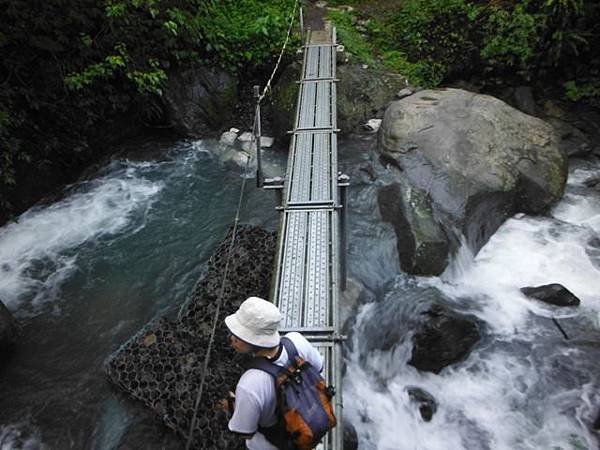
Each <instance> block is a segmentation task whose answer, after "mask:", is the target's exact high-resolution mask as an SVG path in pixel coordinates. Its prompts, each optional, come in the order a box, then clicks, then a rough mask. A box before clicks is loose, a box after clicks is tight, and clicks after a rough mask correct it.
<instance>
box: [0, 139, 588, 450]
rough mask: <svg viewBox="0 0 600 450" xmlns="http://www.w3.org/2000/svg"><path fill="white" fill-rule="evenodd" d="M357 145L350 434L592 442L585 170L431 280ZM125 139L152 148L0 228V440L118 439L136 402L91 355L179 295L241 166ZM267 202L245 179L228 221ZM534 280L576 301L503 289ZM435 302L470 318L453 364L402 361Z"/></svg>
mask: <svg viewBox="0 0 600 450" xmlns="http://www.w3.org/2000/svg"><path fill="white" fill-rule="evenodd" d="M372 146H373V139H371V138H359V137H352V138H348V139H343V140H341V142H340V160H341V161H342V168H343V169H344V170H347V171H349V172H350V173H352V174H353V175H354V183H353V186H352V188H351V190H350V215H349V220H350V236H349V272H350V276H351V277H352V278H353V279H354V280H356V282H357V283H358V284H359V285H361V286H362V287H363V294H362V295H361V299H360V300H361V302H360V303H361V304H360V306H358V307H357V309H356V311H355V313H356V317H355V319H353V320H352V324H353V325H352V329H351V332H350V333H349V334H350V337H351V341H352V342H351V343H352V345H351V346H349V347H348V351H347V354H346V358H347V370H346V375H345V378H344V389H343V390H344V395H345V411H346V413H347V414H348V417H349V418H350V419H351V421H352V422H353V423H354V424H355V426H356V428H357V431H358V433H359V439H360V444H361V445H360V448H361V449H380V450H392V449H427V450H429V449H448V450H450V449H452V450H455V449H462V448H464V449H485V448H490V449H516V448H523V449H529V448H544V449H546V448H548V449H549V448H562V449H565V450H566V449H584V448H587V449H590V450H592V449H594V448H596V447H597V438H596V437H595V436H594V435H593V434H592V433H590V432H589V431H588V429H589V428H588V426H587V424H588V422H589V417H590V416H591V415H592V414H593V413H594V411H596V409H597V408H598V407H600V396H599V394H598V392H599V390H598V387H599V384H598V375H599V374H600V358H598V350H599V349H600V297H599V296H598V294H597V293H598V292H600V276H599V275H600V244H599V241H598V240H599V239H600V236H599V235H600V195H599V194H598V191H593V190H592V189H589V188H586V187H585V186H584V185H583V181H585V179H587V177H589V176H591V174H592V173H594V172H596V173H597V169H598V168H597V167H593V166H590V165H585V164H580V165H579V166H576V167H574V168H573V169H572V171H571V176H570V181H569V187H568V190H567V193H566V195H565V198H564V200H563V201H562V202H561V203H560V204H558V205H557V206H556V207H555V208H554V209H553V211H552V213H551V215H550V216H549V217H544V218H539V217H537V218H536V217H528V216H518V217H515V218H512V219H510V220H509V221H508V222H507V223H506V224H505V225H503V226H502V228H501V229H500V230H499V231H498V232H497V233H496V234H495V235H494V237H493V238H492V239H491V240H490V242H489V243H488V244H487V245H486V246H485V247H484V248H483V249H482V250H481V251H480V252H479V254H478V255H477V256H476V257H475V258H473V257H472V256H471V255H470V253H469V251H468V249H463V250H461V252H460V253H459V255H457V257H456V258H455V260H454V261H453V263H452V265H451V267H450V268H449V269H448V270H447V271H446V272H445V273H444V274H443V275H442V276H441V277H431V278H424V277H421V278H420V277H411V276H407V275H405V274H402V273H400V271H399V268H398V262H397V255H396V251H395V236H394V234H393V231H392V230H391V228H390V227H388V226H386V225H385V224H381V223H380V222H379V221H378V220H377V215H376V214H373V211H374V210H376V209H375V208H376V205H375V204H374V196H373V193H374V190H375V189H376V187H377V185H378V182H377V181H376V182H375V183H372V182H370V181H369V182H367V181H363V182H361V181H360V175H359V174H358V173H357V171H356V167H358V166H359V165H360V164H361V163H362V162H365V161H368V160H370V159H372V158H373V156H372V153H371V152H370V151H369V149H371V148H372ZM140 147H144V148H148V147H150V148H153V149H154V150H153V152H152V158H151V159H149V160H145V159H144V158H143V157H142V158H140V157H139V156H138V155H135V157H134V155H133V153H132V154H129V155H126V156H124V157H122V158H117V159H115V160H114V161H113V162H111V163H110V164H108V165H107V166H106V167H104V168H103V169H101V171H100V172H99V173H98V174H97V175H96V176H94V177H93V178H91V179H88V180H86V181H82V182H80V183H77V184H75V185H73V186H70V187H69V188H68V191H67V195H66V196H65V198H64V199H63V200H61V201H58V202H56V203H54V204H52V205H49V206H42V207H36V208H33V209H31V210H30V211H28V212H26V213H25V214H23V215H22V216H21V217H20V218H19V220H18V222H16V223H11V224H7V225H5V226H4V227H3V228H1V229H0V274H1V278H0V298H1V299H3V301H4V302H5V304H6V305H7V306H8V308H9V309H10V310H11V311H12V312H13V314H14V315H15V316H16V317H17V318H18V319H19V322H20V324H21V325H20V327H21V338H20V344H19V348H18V351H17V352H16V354H15V356H14V357H13V358H12V359H11V360H10V363H9V364H8V365H7V367H6V368H5V369H3V370H2V371H1V372H0V449H1V450H8V449H42V448H43V449H66V448H77V449H79V448H89V449H113V448H131V447H129V446H128V445H127V442H130V441H128V436H130V435H131V432H132V429H134V428H135V427H139V422H140V419H139V417H140V413H139V412H138V411H139V410H138V407H137V405H135V404H133V403H131V402H129V401H128V400H126V399H125V398H124V397H123V396H121V395H119V393H117V392H116V391H115V390H113V389H112V388H111V387H110V386H109V385H108V382H107V381H106V378H105V376H104V374H103V372H102V363H103V361H104V359H105V358H106V356H107V355H108V354H109V353H110V352H112V351H113V350H115V349H116V348H118V346H119V345H121V344H122V343H123V342H124V341H125V340H127V339H128V338H129V337H130V336H131V335H132V334H133V333H135V332H136V331H137V330H138V329H139V328H140V327H141V326H143V325H144V324H145V323H146V322H148V321H149V320H150V319H152V318H153V317H155V316H157V315H172V314H174V313H175V312H176V310H177V308H178V306H179V305H180V304H182V303H183V302H184V301H185V299H186V296H187V295H189V294H190V292H191V290H192V287H193V286H194V284H195V282H196V280H197V279H198V278H199V276H200V275H201V274H202V272H203V270H204V268H205V264H206V262H207V260H208V258H209V256H210V254H211V252H212V251H213V250H214V248H215V247H216V245H217V243H218V242H219V241H220V240H221V239H222V238H223V237H224V234H225V232H226V230H227V228H228V227H229V225H230V224H231V221H232V219H233V217H234V215H235V211H234V207H235V205H236V204H237V198H238V195H239V189H240V186H241V182H242V177H243V176H247V175H245V174H244V173H243V171H242V170H240V168H238V167H237V166H235V165H233V164H230V163H223V161H221V160H220V159H219V158H217V157H215V154H217V153H218V152H219V151H222V150H221V149H220V148H219V144H218V143H216V142H215V141H211V140H202V141H195V142H192V141H179V142H146V143H144V144H143V145H140ZM157 149H158V150H157ZM137 153H140V152H137ZM142 154H143V152H142ZM284 164H285V156H284V153H283V152H271V153H269V154H268V155H267V157H266V165H267V167H268V168H269V170H271V171H272V174H283V170H284ZM273 206H274V199H273V196H272V194H270V193H263V192H259V191H257V189H256V188H255V187H254V183H253V182H249V183H247V184H246V191H245V202H244V206H243V210H242V221H243V222H246V223H252V224H255V225H260V226H265V227H267V228H270V229H274V228H275V225H276V220H277V216H276V212H275V211H274V209H273ZM548 282H560V283H563V284H565V285H566V286H567V287H568V288H569V289H570V290H572V291H573V292H574V293H575V294H576V295H578V296H579V297H580V298H581V300H582V305H581V307H579V308H577V309H566V310H559V309H554V308H551V307H548V306H543V305H541V304H537V303H534V302H531V301H529V300H526V299H525V298H524V297H523V296H522V295H521V294H520V293H519V291H518V288H519V287H522V286H526V285H536V284H542V283H548ZM440 299H442V300H443V301H445V302H446V303H447V304H448V305H449V306H450V308H451V309H455V310H457V311H460V312H463V313H468V314H472V315H475V316H476V317H477V318H478V319H479V320H480V321H481V323H483V324H485V326H484V331H483V333H482V334H483V338H482V340H481V342H480V343H479V344H478V345H477V346H476V348H475V350H474V352H473V353H472V354H471V355H470V356H469V357H468V358H467V360H466V361H464V362H462V363H460V364H457V365H456V366H453V367H450V368H446V369H444V370H443V371H442V372H441V374H439V375H434V374H427V373H419V372H418V371H417V370H416V369H414V368H412V367H411V366H408V365H406V361H407V360H408V359H409V358H410V333H411V330H410V329H406V330H403V329H402V321H403V319H404V318H407V317H410V315H411V314H415V313H416V312H415V311H416V310H415V305H416V304H419V302H424V301H430V300H431V301H433V300H436V301H439V300H440ZM382 314H384V315H385V316H386V317H385V320H382V319H383V318H382V317H380V315H382ZM552 317H555V318H558V319H559V320H560V321H561V323H562V324H563V326H564V328H565V329H566V331H567V333H568V334H569V337H570V339H569V340H565V339H564V338H563V337H562V335H561V334H560V333H559V331H558V330H557V329H556V328H555V326H554V325H553V323H552V321H551V320H550V319H551V318H552ZM377 321H380V322H381V323H385V324H388V326H390V328H393V330H392V329H390V332H392V331H393V332H396V333H397V328H399V329H400V330H401V332H400V333H397V334H399V342H398V345H397V346H396V347H394V348H393V349H392V350H391V351H390V352H385V353H383V352H376V351H375V352H374V351H371V350H370V349H369V339H370V337H372V336H371V334H370V330H369V326H368V324H369V323H373V322H377ZM409 385H410V386H419V387H422V388H423V389H425V390H427V391H428V392H429V393H431V394H432V395H433V396H434V397H435V398H436V401H437V402H438V410H437V412H436V414H435V415H434V417H433V420H432V421H431V422H429V423H427V422H424V421H423V420H422V419H421V418H420V416H419V414H418V411H417V409H416V408H415V406H414V405H413V404H411V402H410V399H409V397H408V394H407V393H406V390H405V388H406V386H409ZM144 426H145V427H146V428H145V430H146V431H147V430H148V429H152V431H151V432H147V433H138V434H137V435H136V437H135V439H136V440H137V441H136V444H137V445H139V446H140V447H137V448H147V449H159V448H160V449H161V448H178V447H180V446H181V444H180V443H179V441H177V440H175V439H174V438H172V437H170V436H169V435H165V434H164V432H163V431H162V429H161V427H160V425H158V424H156V423H155V422H152V421H151V422H150V425H148V424H147V423H146V425H144ZM156 430H158V431H156ZM161 433H162V434H161ZM157 436H158V437H157ZM130 440H131V438H130Z"/></svg>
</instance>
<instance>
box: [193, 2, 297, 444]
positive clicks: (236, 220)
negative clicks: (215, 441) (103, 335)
mask: <svg viewBox="0 0 600 450" xmlns="http://www.w3.org/2000/svg"><path fill="white" fill-rule="evenodd" d="M299 2H300V0H296V1H295V2H294V8H293V10H292V13H291V15H290V21H289V22H290V24H289V27H288V31H287V34H286V37H285V41H284V42H283V46H282V48H281V51H280V52H279V57H278V58H277V62H276V63H275V67H274V68H273V71H272V72H271V76H270V77H269V79H268V81H267V84H266V85H265V87H264V89H263V92H262V94H261V95H260V97H259V98H258V103H260V102H261V101H262V100H263V99H264V98H265V96H266V95H267V92H268V90H269V89H270V88H271V83H272V82H273V79H274V78H275V74H276V73H277V70H278V69H279V65H280V64H281V59H282V58H283V55H284V53H285V49H286V47H287V45H288V43H289V40H290V37H291V34H292V28H293V26H294V21H295V17H296V11H297V8H298V3H299ZM256 126H257V117H256V114H255V115H254V124H253V126H252V130H253V131H255V130H256ZM254 142H255V136H254V133H253V134H252V138H251V140H250V149H252V146H253V144H254ZM257 151H260V149H257ZM251 159H252V156H251V155H248V160H247V161H246V166H245V168H244V176H243V177H242V186H241V188H240V195H239V199H238V204H237V209H236V213H235V218H234V220H233V228H232V231H231V241H230V243H229V248H228V251H227V259H226V262H225V268H224V270H223V279H222V281H221V289H220V292H219V298H218V300H217V306H216V310H215V315H214V318H213V324H212V330H211V333H210V339H209V341H208V346H207V348H206V355H205V357H204V365H203V369H202V378H201V379H200V386H198V393H197V394H196V400H195V402H194V414H193V415H192V421H191V423H190V431H189V433H188V439H187V442H186V446H185V449H186V450H189V449H190V446H191V445H192V440H193V437H194V426H195V425H196V419H197V416H198V408H199V407H200V401H201V400H202V393H203V391H204V384H205V381H206V374H207V372H208V364H209V362H210V354H211V352H212V346H213V343H214V339H215V334H216V331H217V324H218V323H219V313H220V312H221V305H222V303H223V295H224V293H225V282H226V281H227V275H228V272H229V262H230V261H231V255H232V253H233V246H234V244H235V238H236V233H237V227H238V223H239V221H240V211H241V209H242V203H243V199H244V190H245V187H246V176H245V175H246V174H247V173H248V167H249V164H250V160H251Z"/></svg>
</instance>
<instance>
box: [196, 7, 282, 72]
mask: <svg viewBox="0 0 600 450" xmlns="http://www.w3.org/2000/svg"><path fill="white" fill-rule="evenodd" d="M293 6H294V0H270V1H266V2H258V1H255V0H224V1H220V2H213V3H212V5H211V6H210V8H208V14H206V15H205V16H203V17H202V18H200V20H199V22H198V27H199V30H200V33H201V34H202V36H203V37H204V40H205V43H206V49H207V50H208V51H214V52H216V53H217V54H218V55H219V60H220V61H221V63H222V64H223V65H224V66H225V67H227V68H229V69H230V70H239V69H241V68H242V67H253V66H254V67H257V66H258V67H260V66H262V65H265V64H267V63H270V62H272V61H273V59H274V58H275V57H276V56H277V55H278V53H279V51H280V49H281V46H282V44H283V42H284V40H285V37H286V33H287V30H288V26H289V20H290V15H291V13H292V11H293ZM290 48H291V47H288V49H290Z"/></svg>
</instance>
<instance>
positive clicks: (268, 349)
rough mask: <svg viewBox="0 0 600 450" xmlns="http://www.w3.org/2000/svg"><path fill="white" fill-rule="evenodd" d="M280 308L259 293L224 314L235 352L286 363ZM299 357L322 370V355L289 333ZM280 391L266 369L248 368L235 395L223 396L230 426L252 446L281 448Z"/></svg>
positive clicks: (254, 448)
mask: <svg viewBox="0 0 600 450" xmlns="http://www.w3.org/2000/svg"><path fill="white" fill-rule="evenodd" d="M281 318H282V316H281V313H280V312H279V309H278V308H277V307H276V306H275V305H274V304H273V303H271V302H269V301H266V300H263V299H261V298H258V297H249V298H247V299H246V300H245V301H244V302H243V303H242V304H241V305H240V307H239V309H238V310H237V311H236V312H235V313H234V314H231V315H229V316H227V317H226V318H225V325H226V326H227V328H228V330H229V333H230V338H229V339H230V345H231V347H233V349H234V350H235V351H236V352H239V353H247V354H248V353H249V354H254V355H255V356H263V357H266V358H267V359H269V360H270V361H271V362H273V363H275V364H277V365H279V366H282V367H283V366H285V365H286V363H287V362H288V355H287V352H286V350H285V348H284V346H283V345H282V344H281V342H280V336H279V323H280V322H281ZM286 337H287V338H288V339H290V341H292V343H293V344H294V345H295V347H296V350H297V351H298V354H299V355H300V357H302V358H304V360H305V361H307V362H309V363H310V364H311V365H312V366H313V367H315V368H316V369H317V370H318V371H319V372H322V371H323V357H322V356H321V354H320V353H319V351H318V350H317V349H316V348H315V347H313V346H312V345H311V344H310V342H308V340H307V339H306V338H305V337H304V336H302V335H301V334H300V333H297V332H291V333H287V334H286ZM276 407H277V392H276V389H275V380H274V378H273V377H272V376H271V375H269V374H268V373H267V372H265V371H263V370H259V369H248V370H246V371H245V372H244V373H243V374H242V376H241V377H240V379H239V381H238V383H237V386H236V388H235V395H234V394H233V393H230V399H229V400H227V399H225V400H222V401H221V402H220V408H221V409H223V410H225V411H228V412H229V413H230V414H231V417H230V419H229V422H228V428H229V430H230V431H232V432H233V433H236V434H238V435H240V436H242V437H243V438H245V439H246V447H247V448H248V449H250V450H278V448H281V437H282V430H280V429H278V427H277V426H276V424H277V423H278V420H277V419H278V418H277V408H276Z"/></svg>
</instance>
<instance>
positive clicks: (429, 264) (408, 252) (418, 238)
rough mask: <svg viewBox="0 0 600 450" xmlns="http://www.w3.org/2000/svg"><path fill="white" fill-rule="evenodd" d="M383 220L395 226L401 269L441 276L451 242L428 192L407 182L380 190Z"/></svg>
mask: <svg viewBox="0 0 600 450" xmlns="http://www.w3.org/2000/svg"><path fill="white" fill-rule="evenodd" d="M377 199H378V203H379V211H380V213H381V217H382V219H383V220H385V221H386V222H390V223H391V224H392V225H393V226H394V231H395V232H396V237H397V248H398V255H399V257H400V267H401V268H402V270H404V271H405V272H408V273H411V274H417V275H439V274H441V273H442V272H443V271H444V269H445V268H446V265H447V261H448V256H449V255H448V251H449V247H448V239H447V237H446V234H445V232H444V230H443V228H442V227H441V226H440V224H439V223H438V222H437V219H436V218H435V216H434V212H433V208H432V205H431V199H430V198H429V196H428V195H427V193H426V192H425V191H423V190H421V189H418V188H416V187H414V186H411V185H410V184H408V183H406V182H398V183H392V184H390V185H388V186H384V187H382V188H380V189H379V192H378V196H377Z"/></svg>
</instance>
